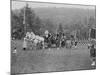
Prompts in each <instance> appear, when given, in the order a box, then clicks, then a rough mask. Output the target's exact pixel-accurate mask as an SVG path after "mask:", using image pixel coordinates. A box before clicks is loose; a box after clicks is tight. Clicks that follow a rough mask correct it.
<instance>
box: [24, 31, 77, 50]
mask: <svg viewBox="0 0 100 75" xmlns="http://www.w3.org/2000/svg"><path fill="white" fill-rule="evenodd" d="M73 44H74V45H75V46H76V45H77V43H76V41H75V40H74V38H73V37H72V36H70V38H67V37H66V35H65V34H64V33H57V34H54V33H49V31H48V30H46V31H45V33H44V35H42V36H40V35H35V34H34V33H33V32H27V33H26V36H25V37H24V42H23V49H24V50H26V49H33V48H36V49H44V48H60V47H66V48H71V47H72V46H73Z"/></svg>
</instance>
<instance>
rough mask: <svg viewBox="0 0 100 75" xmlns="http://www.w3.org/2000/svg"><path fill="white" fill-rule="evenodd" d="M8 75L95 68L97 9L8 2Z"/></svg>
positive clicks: (92, 6) (93, 6)
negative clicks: (9, 33)
mask: <svg viewBox="0 0 100 75" xmlns="http://www.w3.org/2000/svg"><path fill="white" fill-rule="evenodd" d="M10 4H11V8H10V14H11V25H10V26H11V29H10V30H11V37H10V38H11V39H10V42H11V50H10V51H11V55H10V56H11V59H10V60H11V65H10V67H11V75H18V74H34V73H50V72H64V71H66V72H67V71H78V70H95V69H96V6H95V5H81V4H67V3H49V2H35V1H21V0H18V1H17V0H11V3H10Z"/></svg>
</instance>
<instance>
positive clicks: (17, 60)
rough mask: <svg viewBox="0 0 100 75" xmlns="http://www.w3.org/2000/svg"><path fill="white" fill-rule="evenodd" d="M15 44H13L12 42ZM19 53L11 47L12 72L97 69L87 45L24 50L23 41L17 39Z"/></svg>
mask: <svg viewBox="0 0 100 75" xmlns="http://www.w3.org/2000/svg"><path fill="white" fill-rule="evenodd" d="M12 46H13V44H12ZM16 47H17V53H16V54H14V53H12V51H13V47H12V48H11V73H37V72H51V71H72V70H88V69H95V67H92V66H91V59H90V54H89V49H88V48H87V46H85V45H84V46H79V47H78V48H72V49H66V48H60V49H59V50H57V49H56V48H52V49H50V50H49V49H44V50H26V51H23V50H22V41H16Z"/></svg>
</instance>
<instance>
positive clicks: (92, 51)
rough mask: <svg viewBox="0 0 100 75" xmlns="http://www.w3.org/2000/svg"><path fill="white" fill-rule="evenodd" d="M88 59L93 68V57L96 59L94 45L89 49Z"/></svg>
mask: <svg viewBox="0 0 100 75" xmlns="http://www.w3.org/2000/svg"><path fill="white" fill-rule="evenodd" d="M90 57H91V59H92V64H91V65H92V66H95V57H96V49H95V47H94V44H93V45H92V46H91V48H90Z"/></svg>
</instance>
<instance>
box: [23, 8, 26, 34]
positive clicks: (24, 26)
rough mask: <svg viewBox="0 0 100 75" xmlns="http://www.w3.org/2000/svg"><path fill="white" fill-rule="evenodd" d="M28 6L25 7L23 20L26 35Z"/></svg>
mask: <svg viewBox="0 0 100 75" xmlns="http://www.w3.org/2000/svg"><path fill="white" fill-rule="evenodd" d="M25 21H26V6H25V7H24V20H23V24H24V34H26V22H25Z"/></svg>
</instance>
